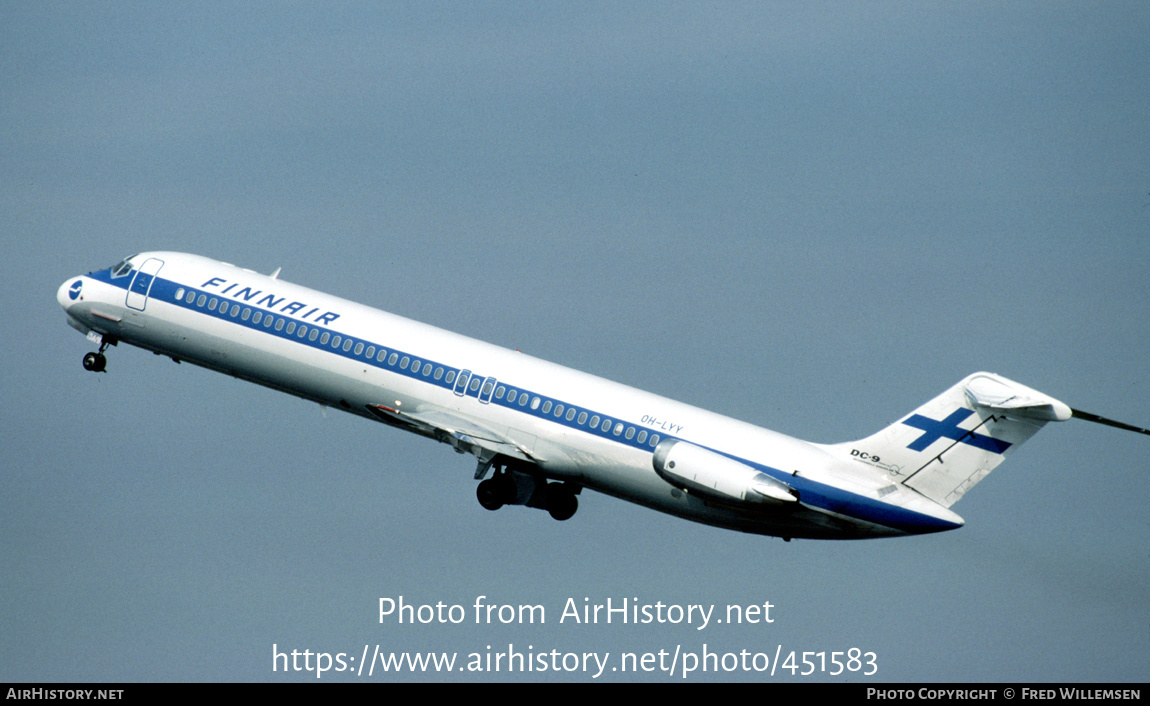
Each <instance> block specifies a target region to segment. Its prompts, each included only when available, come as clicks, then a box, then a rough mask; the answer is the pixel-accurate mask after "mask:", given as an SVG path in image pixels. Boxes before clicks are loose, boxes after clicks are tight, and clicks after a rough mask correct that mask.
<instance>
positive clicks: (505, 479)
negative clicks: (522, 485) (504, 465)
mask: <svg viewBox="0 0 1150 706" xmlns="http://www.w3.org/2000/svg"><path fill="white" fill-rule="evenodd" d="M518 493H519V488H518V487H517V486H516V485H515V480H514V479H512V478H511V476H509V475H507V474H503V475H498V476H492V477H491V478H488V479H487V480H485V481H483V482H482V483H480V484H479V487H478V488H476V489H475V496H476V497H477V498H479V504H480V505H482V506H483V507H484V508H486V509H488V510H498V509H499V508H501V507H503V506H504V505H508V504H510V503H512V502H514V501H515V496H516V495H517V494H518Z"/></svg>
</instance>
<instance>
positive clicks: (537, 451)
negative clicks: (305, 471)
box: [56, 252, 1150, 540]
mask: <svg viewBox="0 0 1150 706" xmlns="http://www.w3.org/2000/svg"><path fill="white" fill-rule="evenodd" d="M278 275H279V270H277V271H276V272H275V273H273V274H272V275H271V276H267V275H262V274H260V273H257V272H254V271H252V270H247V269H242V268H239V267H235V266H234V265H230V264H227V263H223V262H217V261H215V260H210V259H208V258H205V257H200V256H197V255H188V254H183V253H174V252H148V253H141V254H139V255H133V256H132V257H129V258H125V259H124V260H122V261H121V262H120V263H118V264H116V265H114V266H112V267H109V268H106V269H101V270H96V271H94V272H90V273H88V274H86V275H82V276H79V277H73V278H70V279H69V280H67V281H66V282H64V283H63V284H62V285H61V286H60V288H59V290H58V292H57V295H56V298H57V301H58V302H59V303H60V306H62V307H63V308H64V310H65V312H67V318H68V323H69V324H70V325H71V326H72V327H74V328H76V329H77V330H79V331H80V332H81V333H83V334H85V335H87V337H88V339H89V340H90V341H91V342H92V343H93V344H94V345H96V346H97V347H98V349H97V350H96V351H94V352H90V353H88V354H86V355H85V356H84V360H83V363H84V368H85V369H87V370H90V371H93V372H103V371H104V370H105V369H106V366H107V358H106V356H105V352H106V351H107V350H108V347H109V346H114V345H117V344H119V343H121V342H123V343H127V344H130V345H133V346H137V347H139V348H143V349H146V350H150V351H153V352H155V353H156V354H159V355H165V356H168V357H170V358H172V359H173V360H175V361H176V362H183V361H187V362H189V363H194V364H196V365H200V366H203V367H205V368H209V369H212V370H217V371H219V372H223V373H227V374H229V375H233V376H235V377H239V378H242V379H245V380H250V381H252V382H255V383H259V384H261V385H265V386H267V387H271V388H274V389H277V390H282V391H284V392H288V393H291V394H293V395H296V396H299V397H302V398H304V399H308V400H313V401H315V402H318V403H320V404H322V405H326V406H331V407H335V408H339V409H343V410H346V411H348V412H350V413H352V414H356V415H359V416H362V417H366V418H368V419H372V420H374V421H377V422H380V423H383V424H386V425H388V426H391V427H395V428H398V429H402V430H405V431H409V432H412V433H415V434H419V435H422V436H426V437H428V438H432V439H435V440H436V441H439V442H441V443H445V444H448V445H450V446H452V447H453V448H454V449H455V450H456V451H458V452H459V453H464V454H472V455H474V456H475V458H476V468H475V479H476V480H477V481H479V483H478V486H477V488H476V494H477V496H478V499H479V503H480V504H481V505H482V506H483V507H484V508H486V509H488V510H498V509H499V508H501V507H503V506H505V505H524V506H527V507H533V508H539V509H544V510H547V511H548V512H549V513H550V514H551V516H552V517H554V518H555V519H557V520H566V519H568V518H570V517H572V516H573V515H574V514H575V512H576V510H577V509H578V497H580V496H581V494H582V491H583V489H585V488H588V489H591V490H595V491H599V492H600V493H604V494H606V495H611V496H614V497H617V498H621V499H623V500H628V501H631V502H634V503H638V504H640V505H644V506H646V507H649V508H652V509H655V510H659V511H661V512H666V513H669V514H671V515H675V516H678V517H682V518H686V519H689V520H693V521H696V522H702V523H706V524H709V525H714V526H718V527H725V528H729V529H734V530H740V531H743V532H750V533H754V534H762V535H771V536H778V537H782V538H784V539H788V540H789V539H791V538H792V537H802V538H812V539H861V538H869V537H893V536H904V535H912V534H925V533H930V532H940V531H945V530H951V529H956V528H958V527H961V526H962V524H963V520H962V518H961V517H959V516H958V515H957V514H955V513H954V512H953V511H952V510H951V509H950V508H951V506H952V505H954V503H956V502H957V501H958V500H959V499H961V498H962V497H963V495H965V494H966V492H967V491H969V490H970V489H971V488H973V487H974V485H975V484H977V483H978V482H979V481H980V480H981V479H982V478H984V477H985V476H986V475H987V474H988V473H990V472H991V471H992V470H993V469H994V468H995V467H996V466H997V465H998V464H999V463H1000V462H1001V461H1002V460H1003V459H1004V458H1005V457H1006V456H1007V455H1008V454H1010V453H1013V452H1014V450H1015V449H1016V448H1017V447H1018V446H1019V445H1021V444H1022V443H1023V442H1024V441H1026V440H1027V439H1029V438H1030V437H1031V436H1033V435H1034V433H1035V432H1037V431H1038V430H1039V429H1040V428H1041V427H1042V426H1043V425H1045V424H1046V423H1047V422H1052V421H1065V420H1067V419H1070V418H1071V417H1076V418H1079V419H1085V420H1088V421H1093V422H1098V423H1102V424H1107V425H1110V426H1114V427H1118V428H1121V429H1126V430H1129V431H1135V432H1138V433H1141V434H1150V430H1147V429H1143V428H1139V427H1134V426H1130V425H1128V424H1123V423H1121V422H1116V421H1114V420H1110V419H1106V418H1104V417H1099V416H1097V415H1094V414H1089V413H1086V412H1081V411H1079V410H1074V409H1071V408H1070V407H1068V406H1066V405H1065V404H1063V403H1062V402H1059V401H1058V400H1056V399H1054V398H1053V397H1050V396H1048V395H1045V394H1043V393H1041V392H1038V391H1036V390H1033V389H1031V388H1029V387H1026V386H1024V385H1021V384H1019V383H1017V382H1014V381H1012V380H1008V379H1007V378H1004V377H1002V376H999V375H995V374H993V373H985V372H980V373H974V374H972V375H969V376H967V377H966V378H964V379H963V380H961V381H959V382H958V383H956V384H955V385H953V386H952V387H950V388H949V389H947V390H946V391H944V392H943V393H942V394H940V395H938V396H937V397H935V398H934V399H932V400H930V401H929V402H927V403H926V404H924V405H922V406H921V407H919V408H918V409H916V410H914V411H912V412H911V413H910V414H907V415H906V416H905V417H903V418H902V419H900V420H899V421H897V422H895V423H894V424H891V425H889V426H887V427H886V428H884V429H881V430H879V431H878V432H877V433H875V434H873V435H872V436H869V437H867V438H865V439H860V440H857V441H852V442H846V443H841V444H816V443H811V442H806V441H801V440H799V439H793V438H791V437H788V436H784V435H782V434H779V433H777V432H773V431H770V430H768V429H763V428H761V427H756V426H753V425H751V424H747V423H745V422H740V421H738V420H735V419H731V418H729V417H724V416H721V415H718V414H714V413H712V412H708V411H705V410H702V409H699V408H696V407H692V406H689V405H686V404H683V403H680V402H675V401H673V400H670V399H666V398H664V397H660V396H658V395H654V394H651V393H648V392H643V391H641V390H637V389H635V388H631V387H627V386H625V385H621V384H618V383H614V382H611V381H608V380H604V379H602V378H598V377H595V376H593V375H588V374H586V373H582V372H579V371H577V370H572V369H570V368H565V367H562V366H559V365H556V364H554V363H549V362H546V361H543V360H539V359H537V358H533V357H531V356H527V355H523V354H521V353H519V352H517V351H510V350H507V349H504V348H500V347H498V346H494V345H491V344H488V343H484V342H482V341H477V340H475V339H471V338H467V337H465V336H461V335H458V334H455V333H451V332H449V331H445V330H443V329H439V328H435V327H433V326H429V325H427V324H422V323H419V322H416V321H412V320H410V319H405V318H402V317H399V316H396V315H394V314H389V313H387V312H383V311H379V310H377V309H372V308H370V307H366V306H363V305H361V304H356V303H354V302H350V301H347V300H344V299H339V298H337V297H333V296H331V295H328V294H324V293H322V292H317V291H315V290H311V289H307V288H305V287H301V286H298V285H295V284H291V283H289V282H285V281H282V280H280V279H278Z"/></svg>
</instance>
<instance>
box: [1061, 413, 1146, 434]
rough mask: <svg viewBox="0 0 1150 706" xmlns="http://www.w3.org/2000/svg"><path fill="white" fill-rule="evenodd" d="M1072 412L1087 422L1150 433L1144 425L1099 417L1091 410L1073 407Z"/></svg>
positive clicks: (1076, 417) (1077, 417)
mask: <svg viewBox="0 0 1150 706" xmlns="http://www.w3.org/2000/svg"><path fill="white" fill-rule="evenodd" d="M1070 412H1071V415H1072V416H1073V417H1074V418H1075V419H1083V420H1085V421H1087V422H1094V423H1096V424H1105V425H1106V426H1108V427H1117V428H1119V429H1125V430H1126V431H1136V432H1138V433H1139V434H1146V435H1150V429H1143V428H1142V427H1135V426H1131V425H1129V424H1125V423H1123V422H1118V421H1115V420H1113V419H1107V418H1106V417H1099V416H1098V415H1097V414H1091V413H1090V412H1083V411H1082V410H1080V409H1072V410H1070Z"/></svg>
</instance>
